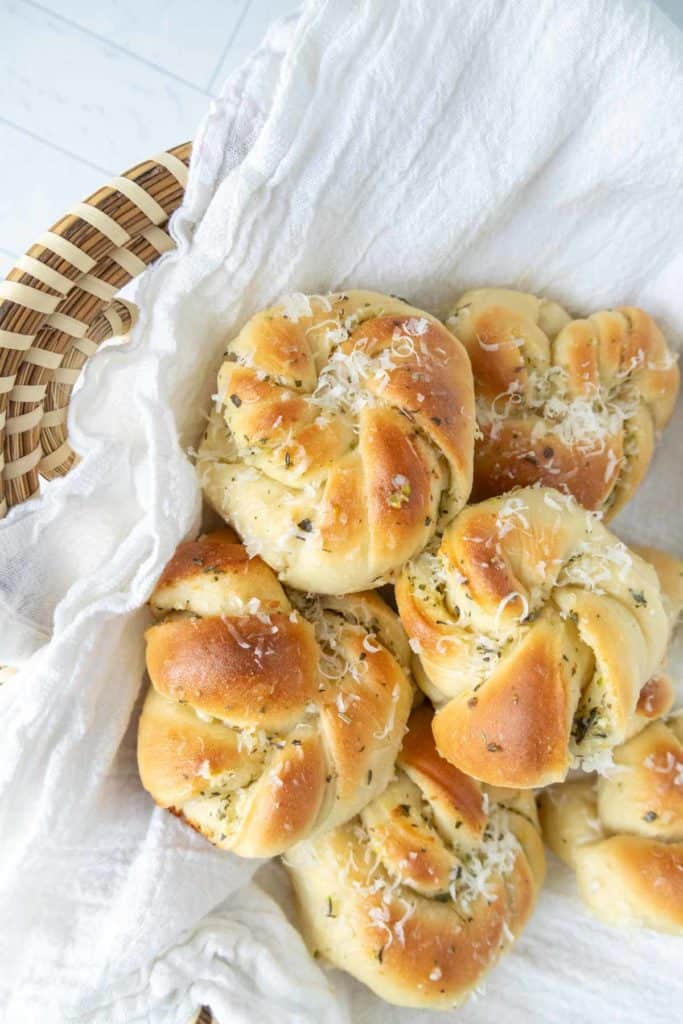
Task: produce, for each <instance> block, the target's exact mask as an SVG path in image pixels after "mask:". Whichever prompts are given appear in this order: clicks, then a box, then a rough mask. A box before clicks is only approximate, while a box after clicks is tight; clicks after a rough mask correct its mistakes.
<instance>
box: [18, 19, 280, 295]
mask: <svg viewBox="0 0 683 1024" xmlns="http://www.w3.org/2000/svg"><path fill="white" fill-rule="evenodd" d="M297 6H298V0H45V2H44V3H34V2H33V0H0V154H1V156H0V279H1V278H2V277H3V276H4V274H5V273H6V272H7V271H8V270H9V269H10V267H11V265H12V263H13V262H14V260H15V259H16V257H17V256H18V255H20V254H21V253H22V252H24V251H25V250H26V249H27V248H28V247H29V246H30V245H31V244H32V243H33V242H34V241H35V240H36V239H37V238H38V237H39V236H40V235H41V234H42V233H43V232H44V231H45V230H46V229H47V228H48V227H50V225H51V224H53V223H54V222H55V221H56V220H58V219H59V217H61V216H62V215H63V214H64V213H66V212H67V211H68V209H69V207H70V206H71V205H73V203H75V202H78V201H80V200H81V199H84V198H85V197H86V196H88V195H89V194H90V193H91V192H94V191H95V190H96V189H97V188H99V187H100V185H103V184H105V183H106V181H107V179H108V178H110V177H112V176H113V175H115V174H119V173H120V172H121V171H124V170H127V169H128V168H129V167H132V166H133V165H134V164H136V163H138V162H139V161H140V160H144V159H146V158H147V157H149V156H152V155H154V153H156V152H159V151H161V150H163V149H167V148H168V147H169V146H175V145H178V144H179V143H181V142H185V141H186V140H187V139H191V138H192V137H193V136H194V134H195V130H196V126H197V124H198V123H199V121H200V119H201V118H202V116H203V114H204V112H205V111H206V109H207V107H208V105H209V101H210V98H211V96H212V95H214V94H215V93H216V92H217V91H218V90H219V89H220V87H221V85H222V83H223V81H224V80H225V78H226V77H227V76H228V75H229V74H230V72H231V70H233V69H234V68H235V67H236V66H237V65H238V64H239V63H240V62H241V61H242V60H243V59H244V58H245V57H246V56H247V55H248V54H249V52H250V51H251V50H252V49H253V48H254V47H256V46H257V45H258V43H259V42H260V40H261V38H262V37H263V35H264V34H265V32H266V30H267V28H268V25H269V23H270V22H271V21H272V20H274V19H275V18H279V17H281V16H282V15H284V14H289V13H290V12H291V11H293V10H296V8H297Z"/></svg>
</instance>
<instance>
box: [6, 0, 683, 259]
mask: <svg viewBox="0 0 683 1024" xmlns="http://www.w3.org/2000/svg"><path fill="white" fill-rule="evenodd" d="M342 2H343V0H342ZM375 2H377V3H392V2H393V0H375ZM659 4H660V6H661V7H662V8H663V9H664V10H665V11H666V12H667V14H668V15H669V17H671V18H672V19H673V20H674V21H677V22H678V24H679V25H681V26H683V0H659ZM297 6H298V0H44V2H43V3H35V2H33V0H0V154H2V156H1V157H0V279H1V278H2V277H3V276H4V274H5V273H6V272H7V270H9V268H10V266H11V265H12V263H13V261H14V259H15V258H16V257H17V256H18V255H19V254H21V253H22V252H24V251H25V249H26V248H28V246H29V245H31V244H32V243H33V242H34V241H35V240H36V238H38V237H39V236H40V235H41V234H42V233H43V232H44V231H45V230H46V229H47V228H48V227H49V226H50V225H51V224H52V223H54V221H56V220H57V219H58V218H59V217H61V216H62V214H64V213H65V212H66V211H68V209H69V207H70V206H71V205H72V204H73V203H75V202H78V201H79V200H81V199H84V198H85V197H86V196H87V195H89V194H90V193H91V192H94V191H95V190H96V189H97V188H99V186H100V185H102V184H104V183H105V182H106V180H107V179H108V178H109V177H111V176H113V175H114V174H118V173H120V172H121V171H124V170H126V169H127V168H128V167H131V166H133V165H134V164H136V163H138V162H139V161H140V160H143V159H145V158H146V157H148V156H151V155H153V154H154V153H155V152H158V151H160V150H162V149H166V148H167V147H169V146H173V145H177V144H178V143H180V142H184V141H185V140H186V139H190V138H192V137H193V135H194V132H195V128H196V125H197V123H198V122H199V120H200V118H201V117H202V115H203V113H204V111H205V110H206V108H207V106H208V103H209V99H210V97H211V96H212V95H214V94H215V93H216V92H217V91H218V89H219V88H220V86H221V84H222V83H223V81H224V80H225V78H226V77H227V76H228V74H229V73H230V71H231V70H232V69H233V68H235V67H236V66H237V65H238V64H239V63H240V62H241V61H242V60H243V59H244V57H246V56H247V54H248V53H249V52H250V51H251V50H252V49H253V48H254V47H255V46H256V45H257V44H258V43H259V41H260V39H261V38H262V36H263V35H264V33H265V31H266V29H267V27H268V24H269V23H270V21H271V20H273V19H274V18H277V17H280V16H281V15H283V14H288V13H290V12H291V11H292V10H294V9H296V7H297ZM672 31H675V29H674V28H673V27H672Z"/></svg>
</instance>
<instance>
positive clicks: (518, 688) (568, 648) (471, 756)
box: [434, 616, 578, 788]
mask: <svg viewBox="0 0 683 1024" xmlns="http://www.w3.org/2000/svg"><path fill="white" fill-rule="evenodd" d="M567 639H568V638H567V636H566V634H565V630H564V629H563V623H562V622H561V620H560V619H559V617H558V616H548V617H547V618H544V619H541V620H539V621H538V622H536V623H534V625H533V626H532V628H531V629H530V630H529V632H528V633H527V634H526V636H525V637H524V638H523V639H522V640H521V641H520V643H519V644H518V646H517V648H516V650H515V652H514V654H511V655H510V656H509V657H508V658H507V659H506V661H505V665H504V666H501V669H500V671H498V672H497V673H496V674H495V676H493V677H492V678H491V679H490V680H489V682H488V683H487V684H486V686H485V688H484V689H483V690H482V691H481V693H479V692H477V693H469V691H467V692H466V693H462V694H459V695H458V696H457V697H454V698H453V699H452V700H451V701H449V702H448V704H446V705H444V707H443V708H442V709H441V710H440V711H438V712H437V714H436V715H435V718H434V736H435V739H436V744H437V747H438V748H439V750H440V751H441V753H442V754H443V756H444V757H447V758H448V759H449V760H450V761H452V762H453V763H454V764H465V765H467V768H468V770H469V771H471V772H472V773H473V775H474V776H475V777H477V778H483V777H485V778H486V781H487V782H488V783H489V784H490V785H494V786H520V787H522V788H531V787H534V786H536V785H538V780H539V779H543V778H545V777H546V776H549V777H552V778H558V777H560V778H561V777H563V776H564V775H565V774H566V773H567V770H568V768H569V765H570V760H571V758H570V754H569V740H570V734H571V728H572V720H573V715H574V710H575V708H576V702H577V698H578V693H577V691H576V688H575V686H574V684H573V679H574V677H573V676H572V671H573V670H575V669H576V665H577V657H576V645H575V644H572V643H571V642H570V643H569V644H568V643H567Z"/></svg>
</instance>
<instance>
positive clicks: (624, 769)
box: [541, 712, 683, 936]
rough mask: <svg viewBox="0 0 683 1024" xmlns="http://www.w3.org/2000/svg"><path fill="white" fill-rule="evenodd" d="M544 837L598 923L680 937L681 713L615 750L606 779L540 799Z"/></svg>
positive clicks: (585, 781)
mask: <svg viewBox="0 0 683 1024" xmlns="http://www.w3.org/2000/svg"><path fill="white" fill-rule="evenodd" d="M541 822H542V825H543V834H544V836H545V839H546V842H547V843H548V845H549V846H550V848H551V849H552V850H553V851H554V852H555V853H556V854H557V855H558V856H559V857H561V858H562V859H563V860H564V861H565V862H566V863H567V864H569V865H570V867H572V868H574V870H575V871H576V877H577V881H578V885H579V893H580V895H581V898H582V899H583V901H584V902H585V903H586V904H587V905H588V906H589V907H590V909H591V910H592V911H593V912H594V913H595V914H596V915H597V916H598V917H599V918H601V919H602V920H603V921H606V922H607V923H608V924H612V925H617V926H620V927H638V926H642V927H646V928H654V929H656V930H657V931H662V932H670V933H672V934H674V935H682V936H683V716H682V715H681V713H680V712H679V713H678V714H677V715H674V716H673V717H672V718H670V719H669V720H668V721H667V722H664V721H659V722H654V723H652V724H651V725H649V726H648V727H647V729H644V730H643V731H642V732H641V733H639V734H638V735H637V736H635V737H633V738H632V739H630V740H629V741H628V743H625V744H624V745H623V746H621V747H619V748H618V749H617V750H616V751H615V752H614V769H613V771H612V772H611V773H610V775H609V776H607V777H599V778H597V779H590V778H584V779H579V780H576V781H572V782H566V783H564V784H563V785H560V786H554V787H552V788H551V789H549V790H547V791H546V792H545V793H543V794H542V795H541Z"/></svg>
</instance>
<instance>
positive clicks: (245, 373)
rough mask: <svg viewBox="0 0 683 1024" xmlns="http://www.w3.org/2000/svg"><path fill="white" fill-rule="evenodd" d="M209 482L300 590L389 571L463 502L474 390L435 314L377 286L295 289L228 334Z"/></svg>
mask: <svg viewBox="0 0 683 1024" xmlns="http://www.w3.org/2000/svg"><path fill="white" fill-rule="evenodd" d="M216 400H217V405H216V408H215V409H214V412H213V414H212V416H211V420H210V423H209V429H208V430H207V433H206V435H205V437H204V439H203V441H202V443H201V446H200V451H199V458H198V468H199V473H200V478H201V483H202V487H203V489H204V494H205V496H206V498H207V499H208V501H209V502H210V504H211V505H212V506H213V507H214V508H215V510H216V511H217V512H218V513H219V514H220V515H221V516H222V517H223V518H224V519H226V520H227V521H228V522H230V523H231V524H232V525H233V526H234V527H235V528H236V529H237V531H238V533H239V535H240V536H241V537H242V538H243V540H244V543H245V545H246V547H247V549H248V550H249V552H250V553H252V554H259V555H261V557H262V558H263V559H264V560H265V561H266V562H267V563H268V564H269V565H271V566H272V567H273V568H274V569H275V570H276V571H277V572H278V574H279V576H280V578H281V579H282V580H283V581H284V582H286V583H288V584H290V585H291V586H295V587H298V588H300V589H302V590H312V591H316V592H318V593H326V594H344V593H349V592H352V591H356V590H363V589H366V588H368V587H376V586H379V585H380V584H381V583H382V582H386V581H387V580H390V579H392V578H393V577H394V575H395V574H396V572H397V571H398V570H399V569H400V567H401V566H402V564H403V563H404V562H405V561H406V560H407V559H408V558H410V557H411V556H412V555H415V554H416V553H417V552H418V551H420V550H421V549H422V548H423V547H424V546H425V544H427V542H428V541H429V540H430V539H431V537H432V536H433V534H434V532H435V530H436V529H437V527H441V526H443V525H444V524H445V523H447V522H448V520H449V519H450V518H451V517H452V516H453V515H454V514H455V513H456V512H457V511H458V510H459V509H460V508H461V507H462V506H463V505H464V503H465V502H466V501H467V498H468V496H469V493H470V488H471V484H472V456H473V450H474V426H475V424H474V394H473V386H472V371H471V368H470V364H469V360H468V358H467V354H466V352H465V350H464V348H463V346H462V345H461V344H460V342H459V341H457V340H456V339H455V338H454V337H453V335H452V334H451V333H450V331H448V330H447V329H446V328H445V327H444V326H443V324H441V323H440V322H439V321H438V320H436V319H435V318H434V317H432V316H429V315H428V314H427V313H423V312H422V311H421V310H419V309H415V308H414V307H412V306H409V305H408V304H407V303H406V302H403V301H401V300H400V299H397V298H392V297H391V296H388V295H380V294H378V293H377V292H363V291H352V292H348V293H346V294H344V295H342V294H334V295H328V296H305V295H298V296H291V297H290V298H289V299H288V300H287V302H285V303H283V304H281V305H279V306H275V307H273V308H272V309H266V310H264V311H263V312H262V313H259V314H258V315H257V316H254V317H253V318H252V319H251V320H250V321H249V322H248V323H247V324H246V326H245V327H244V328H243V329H242V330H241V331H240V333H239V334H238V335H237V337H236V338H234V339H233V340H232V341H230V343H229V344H228V347H227V351H226V353H225V361H224V363H223V365H222V367H221V370H220V373H219V375H218V394H217V396H216Z"/></svg>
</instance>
